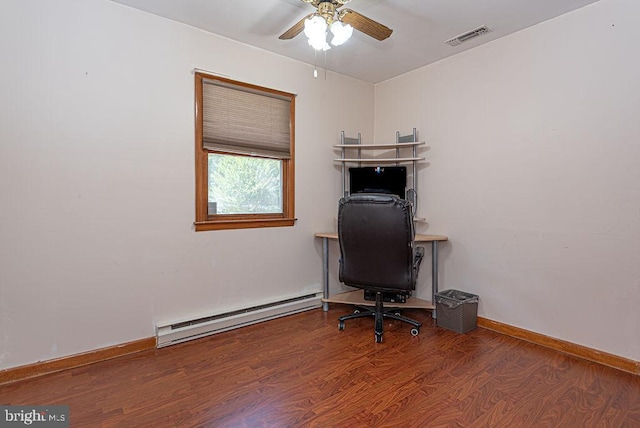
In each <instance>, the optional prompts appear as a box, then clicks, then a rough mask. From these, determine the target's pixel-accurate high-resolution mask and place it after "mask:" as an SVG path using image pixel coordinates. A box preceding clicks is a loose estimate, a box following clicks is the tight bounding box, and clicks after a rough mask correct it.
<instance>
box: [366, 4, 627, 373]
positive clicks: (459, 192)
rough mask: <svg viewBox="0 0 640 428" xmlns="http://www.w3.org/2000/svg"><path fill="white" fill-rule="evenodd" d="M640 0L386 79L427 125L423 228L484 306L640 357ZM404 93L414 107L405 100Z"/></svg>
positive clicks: (385, 96)
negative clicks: (438, 240)
mask: <svg viewBox="0 0 640 428" xmlns="http://www.w3.org/2000/svg"><path fill="white" fill-rule="evenodd" d="M638 16H640V3H639V2H637V1H636V0H603V1H601V2H598V3H595V4H593V5H591V6H587V7H585V8H582V9H579V10H577V11H574V12H572V13H569V14H567V15H564V16H561V17H558V18H556V19H553V20H551V21H548V22H545V23H542V24H540V25H537V26H535V27H532V28H529V29H527V30H524V31H521V32H519V33H516V34H513V35H511V36H509V37H506V38H503V39H500V40H497V41H494V42H491V43H489V44H486V45H484V46H481V47H478V48H476V49H473V50H471V51H468V52H464V53H461V54H460V55H457V56H454V57H451V58H449V59H446V60H443V61H441V62H438V63H436V64H432V65H431V66H427V67H424V68H422V69H419V70H416V71H414V72H411V73H408V74H406V75H403V76H400V77H398V78H395V79H393V80H390V81H387V82H383V83H381V84H378V85H377V86H376V112H375V118H376V120H375V137H376V141H379V142H381V141H383V140H388V139H389V138H388V136H392V135H393V133H394V132H395V131H396V130H397V129H399V130H405V129H411V128H412V127H417V128H418V131H419V135H420V137H421V139H422V140H426V141H427V142H428V143H429V145H430V146H431V150H430V151H428V152H427V158H428V162H429V165H428V166H426V167H424V168H423V169H422V170H421V171H420V174H421V176H420V186H421V196H422V197H421V199H420V201H419V203H420V209H421V211H422V213H423V214H426V216H427V218H428V221H429V224H428V225H427V226H423V228H422V230H421V231H423V232H425V231H426V232H429V233H440V234H446V235H448V236H450V239H451V241H450V243H447V244H445V245H443V246H442V248H443V251H442V254H441V255H442V258H441V262H442V267H441V281H442V283H441V285H442V287H441V288H442V289H446V288H457V289H462V290H467V291H469V292H472V293H477V294H479V295H480V299H481V300H480V305H479V315H481V316H484V317H487V318H490V319H493V320H497V321H500V322H503V323H507V324H510V325H514V326H518V327H522V328H524V329H527V330H531V331H535V332H539V333H542V334H545V335H549V336H553V337H556V338H560V339H564V340H568V341H570V342H574V343H578V344H582V345H584V346H588V347H592V348H595V349H599V350H602V351H606V352H610V353H613V354H616V355H619V356H623V357H627V358H631V359H634V360H640V315H639V314H640V311H639V310H638V309H639V307H640V166H639V165H640V120H639V119H638V118H639V117H640V78H639V76H640V56H638V48H637V41H638V40H640V29H639V28H640V27H638V25H637V17H638ZM400 106H401V107H400Z"/></svg>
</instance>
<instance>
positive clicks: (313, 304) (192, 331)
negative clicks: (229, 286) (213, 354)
mask: <svg viewBox="0 0 640 428" xmlns="http://www.w3.org/2000/svg"><path fill="white" fill-rule="evenodd" d="M320 306H322V294H321V293H313V294H307V295H304V296H300V297H294V298H291V299H285V300H280V301H277V302H272V303H266V304H262V305H258V306H252V307H250V308H245V309H239V310H235V311H231V312H225V313H223V314H217V315H211V316H207V317H202V318H197V319H193V320H189V321H182V322H177V323H174V324H168V325H159V326H157V327H156V346H157V347H158V348H162V347H164V346H169V345H175V344H176V343H182V342H186V341H188V340H193V339H198V338H201V337H204V336H208V335H211V334H215V333H221V332H223V331H227V330H232V329H234V328H239V327H244V326H246V325H250V324H256V323H259V322H262V321H267V320H271V319H274V318H279V317H283V316H286V315H291V314H295V313H298V312H303V311H308V310H310V309H315V308H318V307H320Z"/></svg>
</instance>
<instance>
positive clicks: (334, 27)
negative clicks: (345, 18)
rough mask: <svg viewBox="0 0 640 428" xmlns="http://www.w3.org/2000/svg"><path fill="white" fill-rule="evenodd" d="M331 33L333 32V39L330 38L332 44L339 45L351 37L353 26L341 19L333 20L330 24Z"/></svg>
mask: <svg viewBox="0 0 640 428" xmlns="http://www.w3.org/2000/svg"><path fill="white" fill-rule="evenodd" d="M330 29H331V34H333V39H331V44H332V45H333V46H340V45H341V44H343V43H344V42H346V41H347V40H349V39H350V38H351V35H352V34H353V27H352V26H351V25H349V24H344V23H343V22H342V21H338V20H336V21H333V24H331V27H330Z"/></svg>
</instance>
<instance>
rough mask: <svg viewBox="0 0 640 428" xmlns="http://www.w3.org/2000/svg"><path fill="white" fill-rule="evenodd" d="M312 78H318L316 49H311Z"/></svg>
mask: <svg viewBox="0 0 640 428" xmlns="http://www.w3.org/2000/svg"><path fill="white" fill-rule="evenodd" d="M313 78H314V79H317V78H318V51H317V50H315V49H314V50H313Z"/></svg>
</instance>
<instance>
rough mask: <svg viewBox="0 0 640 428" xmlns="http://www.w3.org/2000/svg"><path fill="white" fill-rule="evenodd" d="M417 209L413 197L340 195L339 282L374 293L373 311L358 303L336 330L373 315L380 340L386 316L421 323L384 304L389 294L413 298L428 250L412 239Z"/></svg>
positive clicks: (415, 332) (417, 330)
mask: <svg viewBox="0 0 640 428" xmlns="http://www.w3.org/2000/svg"><path fill="white" fill-rule="evenodd" d="M414 235H415V232H414V225H413V210H412V207H411V203H410V202H409V201H406V200H403V199H400V198H399V197H397V196H394V195H387V194H378V193H358V194H354V195H352V196H350V197H348V198H342V199H341V200H340V203H339V207H338V238H339V243H340V273H339V278H340V281H341V282H343V283H344V284H346V285H349V286H352V287H357V288H362V289H364V290H365V293H366V292H367V291H368V292H369V293H371V294H373V293H375V309H371V308H370V307H366V306H357V307H356V309H355V311H354V313H353V314H349V315H345V316H342V317H340V318H338V328H339V329H340V330H344V322H345V321H346V320H349V319H353V318H361V317H369V316H373V317H375V339H376V342H382V334H383V320H384V318H392V319H396V320H400V321H404V322H406V323H409V324H411V325H412V326H413V328H412V329H411V334H412V335H414V336H417V335H418V334H419V333H420V327H421V326H422V324H421V323H419V322H418V321H415V320H412V319H409V318H405V317H403V316H402V315H400V313H399V310H398V308H397V306H396V307H395V308H385V307H384V306H383V301H384V300H385V297H387V299H386V300H389V299H388V296H393V297H394V298H395V297H397V296H401V297H403V296H411V292H412V291H413V290H414V289H415V284H416V279H417V277H418V270H419V268H420V262H421V261H422V258H423V256H424V248H422V247H416V246H415V242H414Z"/></svg>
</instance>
